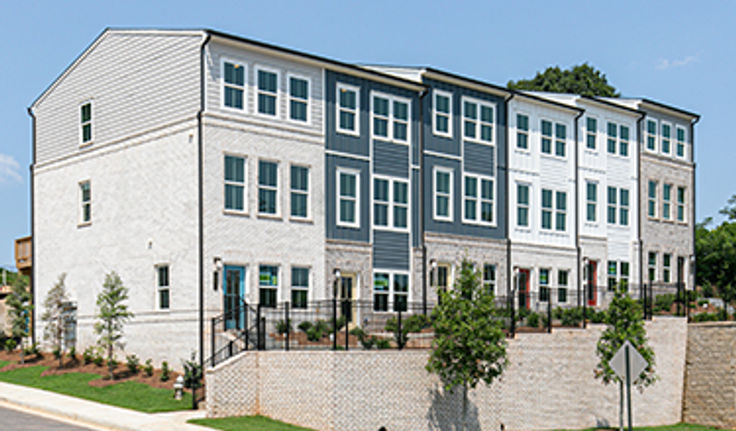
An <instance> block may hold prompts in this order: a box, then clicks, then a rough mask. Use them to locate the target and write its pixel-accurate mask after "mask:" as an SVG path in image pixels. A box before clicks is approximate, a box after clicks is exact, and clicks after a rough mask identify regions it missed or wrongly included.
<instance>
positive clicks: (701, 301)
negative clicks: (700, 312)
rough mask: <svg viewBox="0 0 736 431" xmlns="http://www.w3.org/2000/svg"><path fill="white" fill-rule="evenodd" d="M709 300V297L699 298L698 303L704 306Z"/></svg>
mask: <svg viewBox="0 0 736 431" xmlns="http://www.w3.org/2000/svg"><path fill="white" fill-rule="evenodd" d="M708 302H709V301H708V300H707V299H699V300H698V305H699V306H701V307H704V306H705V305H706V304H708Z"/></svg>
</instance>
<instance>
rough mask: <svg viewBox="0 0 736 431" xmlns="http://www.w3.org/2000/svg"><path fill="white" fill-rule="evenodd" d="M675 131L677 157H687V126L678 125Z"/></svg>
mask: <svg viewBox="0 0 736 431" xmlns="http://www.w3.org/2000/svg"><path fill="white" fill-rule="evenodd" d="M675 133H676V134H675V138H676V141H675V142H676V143H675V153H676V154H677V157H685V128H684V127H680V126H677V129H676V132H675Z"/></svg>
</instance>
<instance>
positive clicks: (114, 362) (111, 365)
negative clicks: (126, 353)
mask: <svg viewBox="0 0 736 431" xmlns="http://www.w3.org/2000/svg"><path fill="white" fill-rule="evenodd" d="M118 364H119V362H118V361H117V360H116V359H115V358H112V359H108V360H107V368H109V369H111V370H114V369H115V367H117V366H118Z"/></svg>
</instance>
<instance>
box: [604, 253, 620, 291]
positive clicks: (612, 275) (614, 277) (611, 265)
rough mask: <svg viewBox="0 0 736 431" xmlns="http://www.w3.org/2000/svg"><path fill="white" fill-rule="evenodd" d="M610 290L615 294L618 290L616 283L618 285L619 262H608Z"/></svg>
mask: <svg viewBox="0 0 736 431" xmlns="http://www.w3.org/2000/svg"><path fill="white" fill-rule="evenodd" d="M607 272H608V288H607V289H606V290H608V291H609V292H613V291H614V290H616V283H618V262H616V261H615V260H609V261H608V271H607Z"/></svg>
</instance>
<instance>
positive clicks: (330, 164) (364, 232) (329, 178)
mask: <svg viewBox="0 0 736 431" xmlns="http://www.w3.org/2000/svg"><path fill="white" fill-rule="evenodd" d="M338 168H347V169H353V170H357V171H359V172H360V189H359V190H360V208H359V209H358V213H359V214H360V227H358V228H352V227H343V226H338V225H337V169H338ZM368 174H369V171H368V162H367V161H365V160H358V159H353V158H349V157H340V156H334V155H330V154H328V155H327V159H326V163H325V183H326V184H325V185H326V187H327V193H326V194H325V195H326V202H325V203H326V209H327V211H326V216H325V222H326V223H327V226H326V228H327V237H328V238H334V239H344V240H350V241H361V242H368V241H369V239H370V238H369V232H370V229H369V228H370V223H369V220H370V199H369V197H370V188H369V187H368V186H369V184H370V182H369V181H368Z"/></svg>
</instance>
